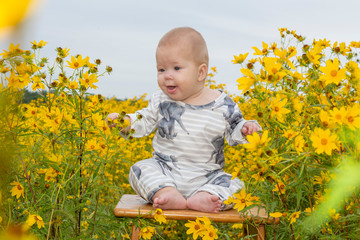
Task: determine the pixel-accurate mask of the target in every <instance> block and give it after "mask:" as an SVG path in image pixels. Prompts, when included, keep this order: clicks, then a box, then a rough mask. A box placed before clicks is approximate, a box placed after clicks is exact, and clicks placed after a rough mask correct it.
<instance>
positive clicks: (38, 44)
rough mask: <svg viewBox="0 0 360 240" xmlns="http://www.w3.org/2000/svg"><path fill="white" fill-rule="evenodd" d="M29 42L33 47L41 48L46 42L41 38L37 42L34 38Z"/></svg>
mask: <svg viewBox="0 0 360 240" xmlns="http://www.w3.org/2000/svg"><path fill="white" fill-rule="evenodd" d="M31 44H32V45H33V48H35V49H36V48H42V47H44V46H45V45H46V44H47V42H44V41H43V40H41V41H40V42H39V43H37V42H36V41H35V40H34V41H33V42H31Z"/></svg>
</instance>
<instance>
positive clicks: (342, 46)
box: [332, 42, 349, 55]
mask: <svg viewBox="0 0 360 240" xmlns="http://www.w3.org/2000/svg"><path fill="white" fill-rule="evenodd" d="M332 50H333V51H334V52H335V53H337V54H342V55H346V53H347V52H348V51H349V49H347V48H346V44H345V43H344V42H342V43H340V44H339V46H338V42H335V43H334V44H333V47H332Z"/></svg>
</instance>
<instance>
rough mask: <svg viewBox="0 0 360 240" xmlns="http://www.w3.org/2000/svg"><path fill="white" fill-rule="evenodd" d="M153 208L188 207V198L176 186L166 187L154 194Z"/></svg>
mask: <svg viewBox="0 0 360 240" xmlns="http://www.w3.org/2000/svg"><path fill="white" fill-rule="evenodd" d="M153 208H155V209H156V208H161V209H163V210H165V209H186V200H185V198H184V197H183V195H182V194H181V193H179V191H178V190H176V189H175V188H173V187H164V188H162V189H160V190H159V191H157V192H156V193H155V195H154V196H153Z"/></svg>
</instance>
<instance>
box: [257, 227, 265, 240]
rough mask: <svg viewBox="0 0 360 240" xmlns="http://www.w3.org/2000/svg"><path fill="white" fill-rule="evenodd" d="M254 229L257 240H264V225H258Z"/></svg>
mask: <svg viewBox="0 0 360 240" xmlns="http://www.w3.org/2000/svg"><path fill="white" fill-rule="evenodd" d="M256 229H257V231H258V235H257V240H265V225H264V224H260V225H259V226H258V227H257V228H256Z"/></svg>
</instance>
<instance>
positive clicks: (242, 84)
mask: <svg viewBox="0 0 360 240" xmlns="http://www.w3.org/2000/svg"><path fill="white" fill-rule="evenodd" d="M240 71H241V73H242V74H244V75H245V76H244V77H241V78H239V79H237V80H236V81H237V82H238V89H239V90H243V91H242V93H244V92H246V91H248V90H249V89H250V88H251V86H252V85H254V83H255V82H256V76H255V74H254V73H253V72H252V71H251V70H250V69H247V68H242V69H241V70H240Z"/></svg>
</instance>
